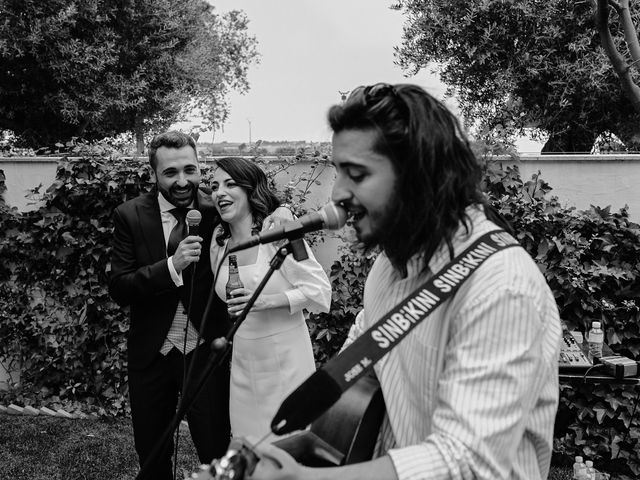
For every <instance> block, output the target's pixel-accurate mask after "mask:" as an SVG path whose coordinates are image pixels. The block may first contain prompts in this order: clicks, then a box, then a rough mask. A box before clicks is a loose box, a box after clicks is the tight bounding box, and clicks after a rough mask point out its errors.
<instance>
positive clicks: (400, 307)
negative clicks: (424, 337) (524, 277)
mask: <svg viewBox="0 0 640 480" xmlns="http://www.w3.org/2000/svg"><path fill="white" fill-rule="evenodd" d="M514 246H520V244H519V243H518V241H517V240H515V239H514V238H513V237H512V236H511V235H509V234H508V233H506V232H505V231H504V230H493V231H490V232H487V233H485V234H484V235H482V236H481V237H480V238H478V239H477V240H476V241H475V242H473V243H472V244H471V245H470V246H469V247H467V248H466V249H465V250H464V251H463V252H461V253H460V254H459V255H457V256H456V257H455V258H453V259H452V260H451V261H450V262H449V263H447V264H446V265H445V266H444V267H442V268H441V269H440V270H439V271H438V272H437V273H436V274H435V275H433V276H432V277H430V278H429V280H427V281H426V282H425V283H423V284H422V285H421V286H420V287H418V288H417V289H415V290H414V291H413V292H412V293H410V294H409V295H408V296H407V297H405V298H404V299H403V300H402V301H401V302H400V303H399V304H397V305H396V306H395V307H394V308H393V309H392V310H391V311H389V312H388V313H387V314H386V315H384V316H383V317H382V318H381V319H380V320H378V321H377V322H376V323H375V324H373V325H372V326H371V327H370V328H368V329H367V330H366V331H365V332H364V333H363V334H362V335H360V336H359V337H358V338H357V339H356V340H354V341H353V342H352V343H351V344H350V345H349V346H347V348H345V349H344V350H343V351H342V352H340V354H338V355H337V356H335V357H333V358H332V359H331V360H329V361H328V362H327V363H325V365H324V366H323V367H322V368H320V369H319V370H317V371H316V372H315V373H314V374H313V375H311V377H309V378H308V379H307V380H306V381H305V382H304V383H303V384H302V385H300V386H299V387H298V388H297V389H296V390H295V391H294V392H293V393H292V394H291V395H289V397H287V398H286V399H285V400H284V402H283V403H282V405H281V407H280V410H278V413H276V416H275V417H274V419H273V421H272V423H271V428H272V430H273V431H274V432H275V433H287V432H289V431H292V430H294V429H296V428H304V426H305V425H307V424H309V423H311V421H313V420H314V419H315V418H317V416H319V415H320V414H322V413H323V412H324V411H325V410H326V409H327V408H329V407H330V406H331V405H333V403H335V402H336V401H337V400H338V398H340V395H341V394H342V393H343V392H344V391H345V390H347V389H348V388H350V387H351V386H352V385H353V384H354V383H356V381H358V380H359V379H360V378H361V377H362V376H364V375H366V374H367V373H368V372H369V371H371V370H372V369H373V366H374V365H375V363H376V362H377V361H378V360H380V359H381V358H382V357H383V356H385V355H386V354H387V353H389V351H391V350H392V349H393V348H394V347H395V346H396V345H398V343H400V341H401V340H402V339H403V338H404V337H406V336H407V335H408V334H409V332H410V331H411V330H413V328H415V327H416V326H417V325H418V324H419V323H420V322H422V321H423V320H424V319H425V318H427V316H429V315H430V314H431V313H432V312H433V311H434V310H435V309H436V308H438V307H439V306H440V305H442V303H444V302H445V301H446V300H448V299H449V298H451V297H452V296H453V295H454V294H455V293H456V292H457V291H458V289H459V288H460V286H461V285H462V284H463V283H464V281H465V280H466V279H467V278H469V276H471V274H472V273H473V272H474V271H476V270H477V269H478V268H479V267H480V265H482V264H483V263H484V262H485V261H486V260H487V259H488V258H489V257H490V256H492V255H493V254H494V253H496V252H499V251H501V250H504V249H506V248H510V247H514ZM301 401H302V405H301V404H300V402H301ZM296 404H297V408H296ZM301 407H302V408H301ZM294 410H298V411H295V412H294ZM302 410H306V413H303V412H302ZM312 412H313V413H312ZM314 415H315V416H314ZM313 416H314V417H313ZM310 417H313V418H310ZM309 418H310V419H309Z"/></svg>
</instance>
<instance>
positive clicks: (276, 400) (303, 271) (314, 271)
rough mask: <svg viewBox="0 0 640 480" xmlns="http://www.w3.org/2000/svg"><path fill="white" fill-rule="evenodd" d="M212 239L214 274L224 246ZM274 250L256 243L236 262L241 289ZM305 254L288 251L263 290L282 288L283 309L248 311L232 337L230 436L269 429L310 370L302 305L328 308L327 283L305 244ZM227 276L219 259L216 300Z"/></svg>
mask: <svg viewBox="0 0 640 480" xmlns="http://www.w3.org/2000/svg"><path fill="white" fill-rule="evenodd" d="M214 238H215V233H214ZM213 243H214V245H212V247H211V253H212V254H211V262H212V267H214V273H215V271H216V269H217V266H218V264H219V263H220V262H222V260H223V257H224V252H225V247H226V246H223V247H220V246H218V245H217V244H215V241H214V242H213ZM275 252H276V250H275V247H274V246H273V245H272V244H266V245H260V246H259V247H258V255H257V260H256V263H254V264H253V265H240V266H239V267H238V270H239V272H240V279H241V280H242V283H243V284H244V286H245V287H246V288H248V289H250V290H255V289H256V287H257V286H258V284H259V283H260V281H261V280H262V278H263V277H264V275H265V273H266V272H267V271H268V270H269V261H270V260H271V258H272V257H273V255H274V254H275ZM307 253H308V254H309V258H308V259H307V260H304V261H302V262H297V261H296V260H295V259H293V257H292V256H291V255H288V256H287V257H286V259H285V260H284V262H283V264H282V266H281V267H280V269H279V270H276V271H275V272H274V273H273V275H272V276H271V278H270V279H269V281H268V282H267V284H266V286H265V288H264V290H263V293H264V294H274V293H280V292H284V293H285V295H287V298H288V299H289V308H286V307H284V308H274V309H270V310H262V311H258V312H250V313H249V315H247V318H246V319H245V321H244V322H243V323H242V325H241V326H240V328H238V331H237V332H236V334H235V336H234V339H233V350H232V358H231V383H230V398H229V416H230V419H231V433H232V435H233V436H234V437H240V436H248V435H251V436H254V437H258V438H261V437H262V436H264V435H265V434H266V433H267V432H269V431H270V425H271V420H272V418H273V417H274V415H275V413H276V412H277V410H278V408H279V407H280V404H281V403H282V401H283V400H284V399H285V398H286V397H287V395H288V394H289V393H291V392H292V391H293V390H295V388H296V387H297V386H298V385H300V383H302V382H303V381H304V380H305V379H306V378H307V377H308V376H309V375H311V374H312V373H313V372H314V371H315V362H314V357H313V349H312V347H311V339H310V337H309V331H308V329H307V325H306V323H305V320H304V316H303V313H302V309H303V308H306V309H308V310H311V311H316V312H318V311H325V312H326V311H329V306H330V303H331V286H330V284H329V279H328V278H327V275H326V274H325V272H324V270H323V269H322V266H321V265H320V264H319V263H318V262H317V261H316V259H315V257H314V256H313V254H312V253H311V250H310V249H309V248H308V247H307ZM228 278H229V267H228V261H227V260H226V259H225V261H224V264H223V265H222V266H221V267H220V270H219V272H218V275H217V277H216V282H215V289H216V293H217V294H218V296H219V297H220V298H222V299H225V284H226V283H227V279H228ZM301 408H304V406H301ZM273 440H275V438H273Z"/></svg>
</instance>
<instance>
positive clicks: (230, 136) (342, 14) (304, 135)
mask: <svg viewBox="0 0 640 480" xmlns="http://www.w3.org/2000/svg"><path fill="white" fill-rule="evenodd" d="M209 3H211V4H212V5H214V6H215V7H216V10H217V11H218V12H219V13H223V12H226V11H229V10H233V9H236V10H243V11H244V12H245V13H246V15H247V17H248V18H249V32H250V33H251V34H252V35H254V36H255V37H256V39H257V41H258V46H257V49H258V52H259V53H260V62H259V63H258V64H254V65H253V66H251V67H250V69H249V75H248V80H249V84H250V90H249V91H248V92H247V93H246V94H244V95H240V94H238V93H236V92H234V93H232V94H231V95H230V96H229V97H228V100H229V104H230V107H231V114H230V117H229V120H228V121H227V123H226V124H225V126H224V129H223V131H216V132H215V136H214V140H215V141H216V142H220V141H225V140H226V141H229V142H248V141H249V126H251V139H252V141H253V142H255V141H256V140H259V139H262V140H290V141H294V140H307V141H313V142H319V141H330V140H331V135H330V132H329V128H328V127H327V123H326V113H327V110H328V109H329V107H330V106H331V105H333V104H335V103H338V102H339V101H340V93H339V92H344V91H349V90H351V89H352V88H354V87H357V86H358V85H368V84H372V83H377V82H382V81H384V82H389V83H400V82H411V83H417V84H419V85H421V86H423V87H424V88H426V89H427V91H429V92H430V93H431V94H433V95H434V96H436V97H437V98H440V99H443V97H444V90H445V87H444V85H442V84H441V83H440V82H439V81H438V78H437V75H434V74H431V73H430V72H428V71H423V72H420V73H419V74H418V75H417V76H415V77H410V78H407V77H405V76H404V74H403V71H402V69H401V68H400V67H399V66H397V65H395V64H394V55H393V53H394V50H393V48H394V46H399V45H400V44H401V39H402V23H403V17H402V15H401V14H400V12H397V11H394V10H390V9H389V6H390V5H391V4H392V3H393V2H392V1H389V0H209ZM447 103H448V104H450V106H454V105H455V102H453V101H450V102H447ZM211 137H212V134H211V133H207V134H202V135H201V136H200V140H199V141H201V142H202V141H205V142H207V141H211Z"/></svg>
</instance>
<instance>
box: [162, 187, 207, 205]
mask: <svg viewBox="0 0 640 480" xmlns="http://www.w3.org/2000/svg"><path fill="white" fill-rule="evenodd" d="M188 186H189V189H190V192H189V194H188V195H186V194H185V195H179V194H178V191H180V190H184V189H181V188H178V187H176V186H175V185H174V186H172V187H171V188H169V189H165V188H162V187H161V186H160V184H158V183H156V187H157V188H158V191H159V192H160V193H161V194H162V195H163V196H164V198H165V199H166V200H168V201H169V202H170V203H171V204H172V205H174V206H175V207H188V206H189V205H191V203H192V202H193V201H194V200H195V197H196V192H197V191H198V187H197V185H195V184H194V183H192V182H188Z"/></svg>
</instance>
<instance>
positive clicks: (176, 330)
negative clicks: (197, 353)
mask: <svg viewBox="0 0 640 480" xmlns="http://www.w3.org/2000/svg"><path fill="white" fill-rule="evenodd" d="M158 204H159V205H160V216H161V218H162V231H163V233H164V242H165V246H166V245H167V244H168V242H169V236H170V235H171V230H173V227H174V226H175V225H176V224H177V223H178V221H177V220H176V217H175V216H174V215H173V214H172V213H171V212H170V210H172V209H174V208H176V207H175V206H174V205H172V204H171V203H170V202H169V201H168V200H167V199H165V198H164V197H163V196H162V194H161V193H158ZM167 266H168V267H169V273H170V274H171V278H172V279H173V281H174V283H175V284H176V286H178V287H181V286H183V281H182V272H181V273H178V272H177V271H176V269H175V267H174V266H173V257H169V258H168V259H167ZM186 322H187V312H186V310H185V308H184V305H183V304H182V301H179V302H178V308H177V309H176V314H175V316H174V318H173V322H172V323H171V328H170V329H169V333H168V334H167V338H166V339H165V341H164V343H163V344H162V348H161V349H160V353H161V354H163V355H166V354H168V353H169V352H170V351H171V349H172V348H174V347H175V348H177V349H178V350H179V351H180V352H182V353H185V354H186V353H189V352H191V351H192V350H193V349H194V348H196V342H197V339H198V331H197V330H196V329H195V327H194V326H193V324H192V323H191V322H190V321H189V326H188V328H187V344H186V350H184V351H183V349H184V346H185V344H184V330H185V328H184V327H185V323H186Z"/></svg>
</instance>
